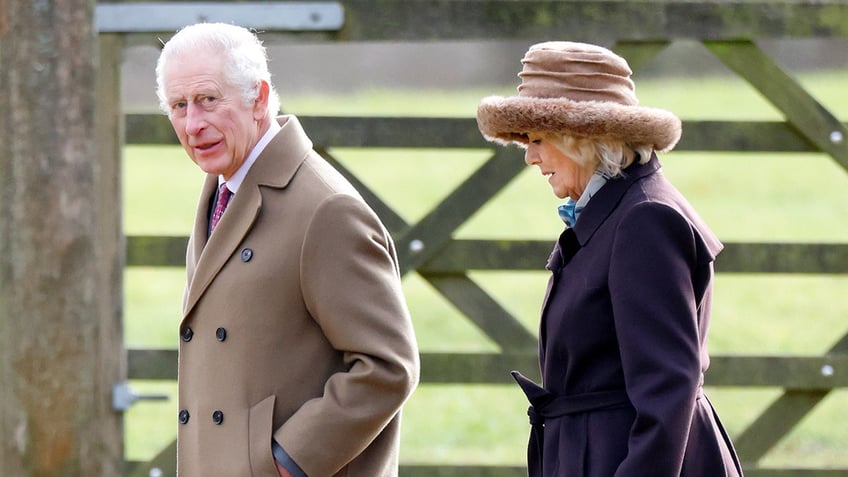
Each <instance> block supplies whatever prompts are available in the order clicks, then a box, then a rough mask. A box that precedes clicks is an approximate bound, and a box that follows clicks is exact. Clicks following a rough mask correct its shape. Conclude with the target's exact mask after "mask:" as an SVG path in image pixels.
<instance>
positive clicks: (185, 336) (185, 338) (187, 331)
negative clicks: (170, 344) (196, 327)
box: [180, 326, 194, 343]
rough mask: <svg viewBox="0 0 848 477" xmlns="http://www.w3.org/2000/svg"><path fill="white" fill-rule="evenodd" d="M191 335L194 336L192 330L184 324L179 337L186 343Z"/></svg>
mask: <svg viewBox="0 0 848 477" xmlns="http://www.w3.org/2000/svg"><path fill="white" fill-rule="evenodd" d="M192 336H194V331H192V330H191V328H189V327H188V326H186V329H184V330H183V332H182V334H181V335H180V338H182V340H183V341H185V342H186V343H188V342H189V341H191V337H192Z"/></svg>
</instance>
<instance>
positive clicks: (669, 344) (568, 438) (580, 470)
mask: <svg viewBox="0 0 848 477" xmlns="http://www.w3.org/2000/svg"><path fill="white" fill-rule="evenodd" d="M659 169H660V164H659V161H658V159H657V158H656V156H654V157H652V159H651V161H650V162H649V163H647V164H644V165H640V164H634V165H632V166H630V167H628V168H627V169H626V170H625V177H624V178H619V179H615V180H610V181H609V182H607V183H606V184H605V185H604V186H603V187H601V189H600V190H599V191H598V192H597V193H596V195H595V196H594V197H593V198H592V200H591V201H590V202H589V204H588V205H587V206H586V208H585V209H584V210H583V212H582V213H581V215H580V219H579V220H578V221H577V224H576V226H575V227H574V228H572V229H566V230H565V231H564V232H563V234H562V235H561V236H560V238H559V240H558V242H557V245H556V246H555V248H554V251H553V253H552V254H551V258H550V260H549V263H548V267H547V268H548V269H549V270H551V272H552V276H551V279H550V281H549V283H548V290H547V293H546V296H545V301H544V307H543V311H542V320H541V326H540V336H539V339H540V342H539V344H540V364H541V370H542V379H543V387H544V388H545V390H547V391H548V392H550V393H553V394H554V395H557V396H573V395H583V394H585V393H593V392H601V391H619V392H621V391H624V392H626V398H625V403H624V404H623V405H619V406H612V407H608V408H606V409H600V410H592V411H588V412H577V413H575V414H569V415H564V416H560V417H554V418H549V419H547V420H546V422H545V427H544V445H543V457H542V458H541V462H538V463H535V464H534V463H533V462H532V460H534V458H533V457H530V460H531V462H530V468H531V474H532V473H533V470H532V469H533V468H534V467H535V466H537V464H541V469H538V468H537V470H536V471H535V472H540V477H541V476H544V477H554V476H556V477H587V476H597V477H610V476H618V477H625V476H626V477H634V476H638V477H644V476H652V477H677V476H681V475H683V476H687V477H700V476H703V477H722V476H738V475H741V474H742V471H741V468H740V465H739V463H738V459H737V458H736V455H735V452H734V450H733V447H732V445H731V443H730V440H729V439H728V437H727V435H726V433H725V432H724V430H723V428H722V426H721V424H720V422H719V420H718V417H717V416H716V414H715V412H714V411H713V408H712V406H711V404H710V403H709V401H708V400H707V399H706V397H704V395H703V392H702V389H701V387H702V384H703V373H704V371H705V370H706V369H707V367H708V365H709V357H708V355H707V347H706V335H707V325H708V323H709V315H710V304H711V295H712V279H713V261H714V259H715V257H716V255H717V254H718V253H719V251H721V249H722V245H721V243H720V242H719V241H718V239H717V238H716V237H715V235H713V233H712V232H711V231H710V230H709V228H708V227H707V226H706V225H705V224H704V223H703V222H702V220H701V219H700V217H698V215H697V213H696V212H695V210H694V209H693V208H692V206H691V205H690V204H689V203H688V202H687V201H686V199H684V198H683V196H682V195H681V194H680V193H679V192H678V191H677V190H676V189H675V188H674V187H673V186H672V185H671V184H670V183H669V182H668V180H666V178H665V177H664V176H663V175H662V174H661V173H660V171H659ZM622 395H623V394H622ZM627 401H629V403H628V402H627Z"/></svg>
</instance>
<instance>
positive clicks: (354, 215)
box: [177, 116, 419, 477]
mask: <svg viewBox="0 0 848 477" xmlns="http://www.w3.org/2000/svg"><path fill="white" fill-rule="evenodd" d="M278 121H279V122H280V123H281V125H282V130H281V131H279V132H278V133H277V135H276V136H275V137H274V139H273V140H272V141H271V142H270V143H269V145H268V146H267V147H266V148H265V149H264V151H263V152H262V153H261V154H260V156H259V157H258V159H257V160H256V162H255V163H254V164H253V166H252V167H251V168H250V170H249V172H248V173H247V176H246V177H245V179H244V182H243V183H242V185H241V186H240V188H239V190H238V193H236V195H235V196H234V197H233V199H232V201H231V202H230V205H229V208H228V209H227V211H226V213H225V214H224V216H223V218H222V219H221V221H220V223H219V224H218V226H217V228H216V230H215V232H214V233H213V234H212V236H211V237H210V238H209V239H208V241H207V232H206V231H207V226H208V214H209V205H210V202H211V200H212V198H213V196H214V192H215V188H216V185H217V178H216V177H215V176H212V175H210V176H208V177H207V178H206V181H205V183H204V185H203V189H202V192H201V194H200V201H199V204H198V207H197V215H196V219H195V224H194V231H193V233H192V235H191V238H190V240H189V245H188V251H187V257H186V262H187V275H188V276H187V288H186V292H185V300H184V316H183V319H182V322H181V324H180V338H181V339H180V347H179V409H180V415H179V422H180V423H179V424H178V434H177V436H178V438H177V442H178V466H177V467H178V472H179V476H180V477H216V476H219V477H249V476H253V477H275V476H277V475H278V474H277V471H276V469H275V466H274V460H273V456H272V451H271V440H272V436H273V438H275V439H276V440H277V442H278V443H279V444H280V445H281V446H282V447H283V448H284V449H285V451H286V452H287V453H288V454H289V455H290V456H291V457H292V458H293V460H294V461H295V462H296V463H297V464H298V465H299V466H300V467H301V468H302V469H303V470H304V472H305V473H306V474H307V475H308V476H309V477H329V476H347V477H379V476H394V475H397V459H398V447H399V432H400V409H401V406H402V404H403V403H404V401H405V400H406V399H407V397H408V396H409V395H410V393H411V392H412V390H413V389H414V388H415V386H416V384H417V382H418V370H419V362H418V350H417V347H416V342H415V335H414V333H413V329H412V324H411V320H410V316H409V312H408V310H407V307H406V304H405V301H404V298H403V295H402V291H401V281H400V275H399V272H398V264H397V259H396V253H395V249H394V245H393V243H392V240H391V238H390V236H389V234H388V232H387V231H386V230H385V228H384V227H383V225H382V224H381V223H380V221H379V220H378V218H377V216H376V214H374V212H373V211H372V210H371V209H370V208H369V207H368V206H367V205H366V204H365V202H364V201H363V200H362V198H361V197H360V195H359V194H358V193H357V192H356V191H355V189H354V188H353V187H352V186H351V185H350V183H349V182H348V181H347V180H345V179H344V178H343V177H342V175H341V174H340V173H338V172H337V171H336V170H335V169H334V168H333V167H331V166H330V165H329V164H328V163H327V162H326V161H325V160H324V159H323V158H321V157H320V156H319V155H318V154H317V153H316V152H314V151H313V149H312V143H311V141H310V140H309V138H308V137H307V136H306V134H305V132H304V131H303V129H302V128H301V126H300V123H299V122H298V120H297V118H295V117H294V116H283V117H281V118H279V119H278Z"/></svg>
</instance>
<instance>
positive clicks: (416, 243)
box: [409, 239, 424, 253]
mask: <svg viewBox="0 0 848 477" xmlns="http://www.w3.org/2000/svg"><path fill="white" fill-rule="evenodd" d="M409 250H410V251H411V252H412V253H418V252H420V251H422V250H424V242H422V241H421V240H419V239H415V240H413V241H411V242H409Z"/></svg>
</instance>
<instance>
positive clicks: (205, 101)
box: [203, 96, 218, 104]
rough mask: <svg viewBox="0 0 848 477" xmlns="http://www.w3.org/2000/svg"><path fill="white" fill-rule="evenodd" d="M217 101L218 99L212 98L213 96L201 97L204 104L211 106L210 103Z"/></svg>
mask: <svg viewBox="0 0 848 477" xmlns="http://www.w3.org/2000/svg"><path fill="white" fill-rule="evenodd" d="M217 99H218V98H216V97H214V96H204V97H203V102H204V103H205V104H212V103H214V102H215V101H216V100H217Z"/></svg>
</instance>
